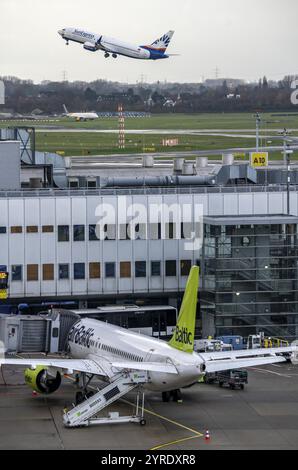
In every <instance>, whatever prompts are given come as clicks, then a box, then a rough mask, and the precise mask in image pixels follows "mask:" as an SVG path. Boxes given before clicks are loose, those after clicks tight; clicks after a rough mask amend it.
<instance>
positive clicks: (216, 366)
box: [205, 356, 285, 372]
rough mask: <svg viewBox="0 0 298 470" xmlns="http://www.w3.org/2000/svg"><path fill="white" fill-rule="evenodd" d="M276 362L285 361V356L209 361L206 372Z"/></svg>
mask: <svg viewBox="0 0 298 470" xmlns="http://www.w3.org/2000/svg"><path fill="white" fill-rule="evenodd" d="M276 362H285V358H284V357H281V356H275V357H255V358H251V359H236V360H233V359H230V360H217V361H216V360H214V361H209V362H208V361H207V362H206V363H205V365H206V372H220V371H224V370H231V369H243V368H246V367H257V366H264V365H266V364H275V363H276Z"/></svg>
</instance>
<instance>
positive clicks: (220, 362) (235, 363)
mask: <svg viewBox="0 0 298 470" xmlns="http://www.w3.org/2000/svg"><path fill="white" fill-rule="evenodd" d="M285 353H288V354H291V355H293V359H294V358H295V356H296V357H297V346H289V347H284V348H260V349H254V350H250V349H247V350H240V351H220V352H206V353H199V356H200V357H201V358H202V359H203V361H204V363H205V366H206V372H217V371H218V372H219V371H222V370H229V369H241V368H246V367H253V366H261V365H266V364H275V363H277V362H284V361H286V358H285V357H284V354H285Z"/></svg>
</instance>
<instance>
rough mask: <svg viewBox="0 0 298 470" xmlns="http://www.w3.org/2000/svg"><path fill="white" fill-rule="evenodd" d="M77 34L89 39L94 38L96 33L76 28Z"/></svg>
mask: <svg viewBox="0 0 298 470" xmlns="http://www.w3.org/2000/svg"><path fill="white" fill-rule="evenodd" d="M75 34H78V35H79V36H82V37H83V38H88V39H93V38H94V34H90V33H85V31H80V30H78V29H75Z"/></svg>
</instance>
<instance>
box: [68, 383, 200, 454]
mask: <svg viewBox="0 0 298 470" xmlns="http://www.w3.org/2000/svg"><path fill="white" fill-rule="evenodd" d="M64 377H65V378H66V379H69V380H70V381H72V382H74V381H75V380H74V379H73V378H72V377H70V376H69V375H66V374H65V375H64ZM89 388H91V389H93V390H97V388H96V387H93V386H89ZM120 401H122V402H123V403H127V404H128V405H132V406H135V404H134V403H132V402H130V401H128V400H125V399H124V398H121V399H120ZM144 411H145V413H147V414H150V415H152V416H156V417H157V418H160V419H162V420H164V421H167V422H169V423H171V424H174V425H175V426H178V427H179V428H182V429H186V430H187V431H190V432H191V433H193V434H194V436H189V437H184V438H182V439H178V440H176V441H172V442H167V443H166V444H161V445H159V446H156V447H152V448H151V449H149V450H157V449H161V448H162V447H167V446H170V445H173V444H177V443H179V442H185V441H189V440H191V439H199V438H200V437H203V436H204V434H202V433H201V432H199V431H196V430H195V429H192V428H189V427H188V426H185V425H184V424H181V423H178V422H177V421H174V420H172V419H170V418H167V417H166V416H162V415H160V414H159V413H155V412H154V411H150V410H148V409H147V408H144Z"/></svg>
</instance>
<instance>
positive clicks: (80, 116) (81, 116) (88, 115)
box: [63, 104, 98, 121]
mask: <svg viewBox="0 0 298 470" xmlns="http://www.w3.org/2000/svg"><path fill="white" fill-rule="evenodd" d="M63 109H64V111H65V113H64V114H63V116H66V117H69V118H73V119H75V120H76V121H93V120H94V119H98V114H97V113H93V112H85V113H69V112H68V109H67V107H66V106H65V104H64V105H63Z"/></svg>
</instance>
